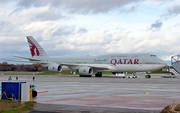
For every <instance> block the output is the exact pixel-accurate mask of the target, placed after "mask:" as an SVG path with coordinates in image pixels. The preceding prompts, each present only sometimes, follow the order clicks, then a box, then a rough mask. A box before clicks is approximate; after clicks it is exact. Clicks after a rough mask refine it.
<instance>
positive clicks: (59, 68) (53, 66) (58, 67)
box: [48, 63, 62, 72]
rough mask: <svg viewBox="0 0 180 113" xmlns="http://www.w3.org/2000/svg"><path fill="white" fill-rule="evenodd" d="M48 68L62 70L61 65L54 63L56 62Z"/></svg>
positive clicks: (56, 70)
mask: <svg viewBox="0 0 180 113" xmlns="http://www.w3.org/2000/svg"><path fill="white" fill-rule="evenodd" d="M48 70H49V71H55V72H61V71H62V66H61V65H59V64H56V63H54V64H50V65H49V66H48Z"/></svg>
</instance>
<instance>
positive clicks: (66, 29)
mask: <svg viewBox="0 0 180 113" xmlns="http://www.w3.org/2000/svg"><path fill="white" fill-rule="evenodd" d="M74 31H75V28H74V27H73V26H72V27H67V26H64V27H60V28H58V29H57V30H56V31H55V32H53V36H62V35H70V34H73V33H74Z"/></svg>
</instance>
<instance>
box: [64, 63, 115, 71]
mask: <svg viewBox="0 0 180 113" xmlns="http://www.w3.org/2000/svg"><path fill="white" fill-rule="evenodd" d="M61 65H64V66H68V67H70V68H73V67H83V66H86V67H92V68H93V69H94V70H109V69H115V68H114V67H113V66H111V65H106V64H96V65H94V64H70V63H62V64H61Z"/></svg>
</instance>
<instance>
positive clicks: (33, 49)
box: [27, 36, 48, 57]
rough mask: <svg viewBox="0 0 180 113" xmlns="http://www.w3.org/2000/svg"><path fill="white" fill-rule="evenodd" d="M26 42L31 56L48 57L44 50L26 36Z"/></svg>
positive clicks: (30, 37)
mask: <svg viewBox="0 0 180 113" xmlns="http://www.w3.org/2000/svg"><path fill="white" fill-rule="evenodd" d="M27 41H28V44H29V49H30V53H31V55H32V57H33V56H48V54H47V53H46V52H45V51H44V49H43V48H42V47H41V46H40V45H39V43H38V42H37V41H36V40H35V39H34V38H33V37H32V36H27Z"/></svg>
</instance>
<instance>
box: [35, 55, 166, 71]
mask: <svg viewBox="0 0 180 113" xmlns="http://www.w3.org/2000/svg"><path fill="white" fill-rule="evenodd" d="M34 58H37V59H40V60H41V61H45V62H56V63H57V64H61V65H62V66H63V69H64V70H76V69H78V68H80V67H82V66H87V67H92V68H93V71H94V72H102V71H110V72H145V71H154V70H158V69H161V68H163V67H165V66H166V63H165V62H164V61H163V60H161V59H160V58H158V57H156V56H155V55H153V54H148V53H122V54H108V55H100V56H86V57H56V56H38V57H34ZM42 65H43V64H42ZM44 66H45V65H44ZM45 67H46V66H45ZM98 67H99V68H98ZM103 67H104V68H103Z"/></svg>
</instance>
